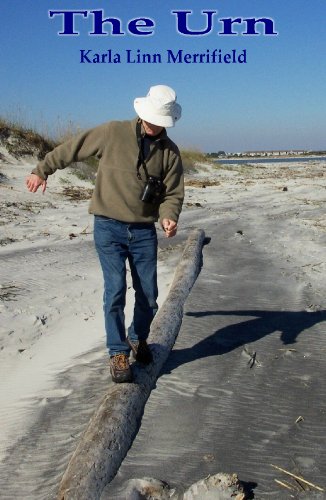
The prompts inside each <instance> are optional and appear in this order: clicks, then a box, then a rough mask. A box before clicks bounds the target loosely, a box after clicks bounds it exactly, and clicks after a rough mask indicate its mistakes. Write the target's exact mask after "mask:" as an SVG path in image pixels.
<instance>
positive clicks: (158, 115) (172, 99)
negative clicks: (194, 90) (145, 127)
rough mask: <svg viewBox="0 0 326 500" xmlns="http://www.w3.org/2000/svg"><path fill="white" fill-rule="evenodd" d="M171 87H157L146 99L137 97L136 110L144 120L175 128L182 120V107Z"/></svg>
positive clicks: (152, 89) (151, 90) (152, 88)
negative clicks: (176, 123) (178, 121)
mask: <svg viewBox="0 0 326 500" xmlns="http://www.w3.org/2000/svg"><path fill="white" fill-rule="evenodd" d="M176 101H177V95H176V93H175V92H174V90H173V89H171V87H167V86H166V85H155V86H154V87H151V88H150V89H149V92H148V94H147V96H146V97H137V98H136V99H135V100H134V108H135V111H136V113H137V115H138V116H139V118H141V119H142V120H145V121H146V122H149V123H152V124H153V125H158V126H161V127H174V124H175V122H176V121H177V120H179V119H180V118H181V106H180V104H178V103H177V102H176Z"/></svg>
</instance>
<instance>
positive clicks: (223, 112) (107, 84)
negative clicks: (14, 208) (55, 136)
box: [0, 0, 326, 152]
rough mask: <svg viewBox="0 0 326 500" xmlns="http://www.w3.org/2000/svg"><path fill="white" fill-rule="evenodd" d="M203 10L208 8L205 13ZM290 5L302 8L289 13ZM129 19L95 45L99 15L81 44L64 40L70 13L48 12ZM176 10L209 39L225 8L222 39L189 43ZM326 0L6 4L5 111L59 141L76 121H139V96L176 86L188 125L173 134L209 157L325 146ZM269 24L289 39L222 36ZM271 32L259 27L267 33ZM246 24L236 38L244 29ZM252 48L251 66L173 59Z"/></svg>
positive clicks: (0, 87) (84, 28)
mask: <svg viewBox="0 0 326 500" xmlns="http://www.w3.org/2000/svg"><path fill="white" fill-rule="evenodd" d="M199 3H200V6H199V7H198V4H199ZM290 3H291V4H292V5H290ZM100 9H103V10H104V12H105V16H106V17H115V18H118V19H120V20H121V22H122V29H123V31H125V33H126V34H125V35H119V36H118V35H108V36H90V35H89V34H88V32H89V31H91V29H92V22H91V19H92V16H91V15H89V17H88V18H87V19H84V18H82V17H81V16H79V17H78V18H76V23H75V26H76V30H78V31H80V35H79V36H58V34H57V32H58V31H60V30H61V29H62V16H56V17H55V18H53V19H49V18H48V11H49V10H100ZM173 10H192V11H193V14H192V15H191V16H190V17H189V20H188V21H189V24H188V27H189V29H191V30H196V29H197V30H202V29H203V28H204V26H205V24H206V17H205V16H204V15H203V14H202V13H201V11H202V10H217V11H218V13H217V14H216V15H215V16H214V23H213V29H212V32H211V33H209V34H207V35H205V36H184V35H181V34H180V33H178V32H177V29H176V16H175V15H174V14H172V13H171V11H173ZM325 14H326V3H325V0H312V1H311V2H307V1H306V0H296V1H295V2H286V1H284V0H220V1H212V0H203V1H201V2H198V0H197V1H195V0H166V1H165V2H160V3H158V2H153V1H149V0H139V1H138V2H135V1H134V0H123V1H121V0H2V2H1V5H0V16H1V25H0V43H1V45H0V47H1V65H0V91H1V104H0V114H2V115H5V116H11V117H14V118H20V119H22V120H25V121H26V122H28V123H30V124H32V125H33V126H36V127H39V128H40V129H42V130H46V131H48V132H49V133H50V134H51V133H52V132H53V133H56V132H57V131H58V130H59V129H64V128H65V126H66V125H69V123H70V122H72V123H73V124H74V126H75V127H80V128H85V127H92V126H95V125H97V124H98V123H102V122H104V121H108V120H111V119H129V118H133V117H134V116H135V112H134V109H133V99H134V98H135V97H138V96H143V95H146V93H147V91H148V88H149V87H150V86H151V85H154V84H158V83H163V84H167V85H170V86H172V87H173V88H175V90H176V92H177V94H178V101H179V102H180V104H181V105H182V107H183V117H182V119H181V120H180V122H179V123H178V124H177V126H176V127H175V128H174V129H170V130H169V134H170V136H171V137H172V138H173V139H174V140H175V141H176V142H177V143H178V144H179V145H180V146H182V147H194V148H196V149H200V150H202V151H205V152H212V151H218V150H225V151H246V150H260V149H279V148H281V149H291V148H294V149H300V148H304V149H314V150H316V149H326V139H325V123H326V119H325V117H326V99H325V89H326V58H325V54H326V27H325V24H324V23H325ZM139 17H146V18H150V19H153V20H154V22H155V28H154V34H153V35H151V36H135V35H131V34H130V33H128V28H127V26H128V22H129V20H131V19H134V18H139ZM227 17H232V18H237V17H242V18H248V17H256V18H259V17H268V18H272V19H274V22H275V29H276V30H277V31H278V33H279V34H278V36H263V35H256V36H245V35H241V34H239V35H235V36H222V35H218V34H217V33H218V32H219V31H221V26H222V25H221V23H220V22H219V21H218V19H219V18H227ZM261 29H262V28H261V27H260V28H258V30H259V31H261ZM243 30H244V25H242V26H241V27H240V28H238V29H236V30H235V31H240V32H241V31H243ZM82 49H84V50H88V49H91V50H92V51H93V52H94V53H104V52H105V51H107V50H108V49H111V50H112V53H117V54H119V55H120V57H121V63H120V64H81V63H80V50H82ZM127 49H129V50H132V53H133V54H135V53H136V51H137V49H139V50H140V51H141V52H142V53H151V54H153V53H160V54H161V55H162V63H160V64H159V63H157V64H155V63H152V64H131V63H127V62H126V58H125V51H126V50H127ZM168 49H169V50H172V51H173V52H177V51H178V50H180V49H182V50H183V51H184V52H185V53H200V52H203V53H205V52H206V51H207V49H208V50H210V51H213V50H214V49H217V50H219V49H221V51H222V52H223V54H224V53H228V52H231V51H232V50H236V51H237V53H238V54H239V53H240V52H242V51H243V50H246V53H247V63H246V64H239V63H237V64H225V63H224V64H213V63H211V64H208V63H206V64H199V63H197V64H195V63H191V64H186V63H180V64H173V63H168V62H167V61H166V59H167V57H166V53H167V50H168Z"/></svg>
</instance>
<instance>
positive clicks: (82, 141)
mask: <svg viewBox="0 0 326 500" xmlns="http://www.w3.org/2000/svg"><path fill="white" fill-rule="evenodd" d="M138 120H139V119H138V118H136V119H134V120H130V121H111V122H108V123H105V124H103V125H100V126H98V127H95V128H93V129H91V130H88V131H86V132H82V133H80V134H78V135H77V136H76V137H74V138H73V139H71V140H69V141H67V142H65V143H63V144H61V145H59V146H57V147H56V148H55V149H54V150H53V151H51V152H50V153H48V154H47V155H46V156H45V158H44V160H43V161H41V162H40V163H39V164H38V165H37V167H36V168H35V169H34V170H33V173H34V174H36V175H38V176H39V177H41V178H42V179H45V180H46V179H47V177H48V176H49V175H51V174H53V173H54V172H55V171H56V170H57V169H63V168H65V167H67V166H68V165H70V164H71V163H73V162H78V161H83V160H86V159H87V158H89V157H90V156H95V157H97V158H98V159H99V166H98V172H97V177H96V182H95V189H94V192H93V196H92V199H91V203H90V207H89V212H90V213H92V214H95V215H104V216H105V217H110V218H112V219H116V220H119V221H122V222H130V223H132V222H148V223H153V222H155V221H157V220H158V219H159V218H160V220H161V221H162V220H163V219H164V218H167V219H171V220H173V221H175V222H177V221H178V218H179V214H180V212H181V208H182V203H183V198H184V183H183V168H182V162H181V157H180V152H179V150H178V148H177V146H176V145H175V144H174V142H172V141H171V139H169V137H168V136H167V133H166V130H165V129H163V131H162V132H161V133H160V134H159V135H158V136H157V138H155V139H154V140H153V141H151V144H150V149H149V152H148V155H147V157H146V158H145V162H146V166H147V171H148V174H149V175H153V176H156V177H159V178H161V179H162V180H163V183H164V186H165V190H164V193H163V195H162V197H161V200H160V202H159V204H155V205H154V204H151V203H144V202H143V201H141V200H140V197H141V194H142V192H143V189H144V186H145V184H146V177H145V173H144V170H143V168H142V167H141V168H140V174H141V177H142V179H138V177H137V162H138V153H139V148H138V143H137V134H136V124H137V121H138ZM142 134H144V132H143V129H142Z"/></svg>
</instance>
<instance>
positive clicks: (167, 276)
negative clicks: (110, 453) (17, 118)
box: [0, 149, 326, 499]
mask: <svg viewBox="0 0 326 500" xmlns="http://www.w3.org/2000/svg"><path fill="white" fill-rule="evenodd" d="M1 158H2V159H1ZM0 159H1V160H0V173H1V174H3V176H5V177H2V178H0V194H1V201H0V208H1V215H2V217H1V225H0V242H1V245H0V257H1V259H0V273H1V274H0V286H1V288H0V313H1V314H0V316H1V324H0V349H1V350H0V421H1V439H0V458H4V457H5V456H6V450H7V449H8V447H9V448H11V449H12V447H13V446H14V445H15V444H16V443H18V441H19V439H20V438H23V437H24V436H26V435H27V434H28V433H29V429H30V427H31V426H32V424H33V423H35V422H37V421H38V418H39V415H40V413H41V412H42V409H43V408H45V407H46V406H47V404H48V403H50V402H51V401H59V400H60V398H68V399H69V397H72V393H73V392H74V389H75V387H72V386H70V385H69V384H68V385H67V383H65V384H64V386H60V383H59V382H58V377H60V374H63V373H64V372H65V371H66V370H67V369H69V368H73V367H74V366H75V364H76V363H78V364H79V367H80V364H81V363H82V365H83V366H85V375H83V373H82V372H81V371H80V369H78V370H77V375H78V379H77V382H78V383H79V384H83V383H84V381H85V377H86V376H87V373H90V371H88V372H87V368H88V367H90V366H92V365H96V362H97V361H98V360H99V359H100V358H101V357H103V353H105V345H104V328H103V317H102V316H103V315H102V276H101V270H100V267H99V264H98V261H97V256H96V253H95V250H94V246H93V243H92V224H93V218H92V216H90V215H89V214H88V213H87V206H88V201H86V200H85V201H71V200H69V199H67V198H66V197H64V196H62V189H63V188H64V187H65V186H67V185H68V184H67V182H70V183H71V185H73V186H76V185H78V186H80V188H81V189H89V188H90V187H91V185H90V184H89V183H87V182H84V181H80V180H78V179H77V177H76V176H73V175H72V174H71V170H70V169H66V170H64V171H58V172H57V173H56V174H55V175H54V176H53V177H52V178H50V179H49V186H48V190H47V192H46V194H45V195H42V194H41V193H36V194H31V193H29V192H28V191H27V189H26V188H25V186H24V179H25V176H26V174H27V173H29V172H30V170H31V168H32V167H33V166H34V165H35V163H36V160H35V159H33V158H30V159H29V160H24V161H18V160H15V159H14V158H12V157H10V156H8V154H7V153H6V151H5V150H4V149H0ZM186 177H187V182H188V181H189V180H191V182H192V183H194V184H195V185H192V186H187V190H186V200H185V207H184V211H183V213H182V216H181V219H180V224H179V227H180V229H179V235H178V236H177V237H176V238H175V239H174V240H173V241H172V240H171V242H170V241H169V240H168V241H166V240H163V239H162V240H161V244H162V245H163V246H165V247H166V249H165V250H163V251H162V252H161V255H162V257H164V259H163V260H161V261H160V262H159V283H160V303H161V302H162V301H163V299H164V297H165V296H166V293H167V291H168V287H169V284H170V283H171V281H172V277H173V276H172V275H173V269H172V268H171V266H173V265H174V264H175V262H176V259H177V256H178V252H177V253H174V254H173V253H172V254H170V252H169V246H170V244H173V245H175V244H176V245H177V246H178V245H181V243H182V242H183V241H184V240H185V238H186V237H187V234H188V232H189V229H190V228H191V227H201V228H203V229H204V230H206V228H209V231H208V236H210V235H211V236H212V234H213V231H216V232H217V233H216V234H218V230H219V223H220V222H221V224H222V223H223V224H225V221H228V220H230V221H232V222H234V221H236V222H237V221H239V223H240V221H241V220H242V221H243V215H244V214H245V216H246V217H247V219H248V220H250V224H248V228H249V227H250V233H249V234H247V226H244V225H243V222H242V223H241V225H239V228H238V230H239V232H238V233H236V234H234V238H235V239H241V238H243V239H244V240H245V241H246V242H248V241H249V242H251V241H252V242H253V247H254V248H255V250H256V251H257V250H259V251H261V252H262V253H264V254H266V255H270V256H271V257H272V258H273V259H274V260H275V261H278V262H279V265H280V267H281V269H282V272H283V273H285V274H286V273H288V275H289V276H290V275H291V276H295V277H296V279H297V280H298V283H300V286H302V287H303V286H304V290H303V291H304V293H305V296H306V297H307V308H308V310H312V311H313V310H318V309H322V308H324V306H325V304H324V300H325V279H324V275H325V267H326V266H325V228H326V220H325V198H326V196H325V188H326V178H325V162H321V161H314V162H309V164H308V163H304V162H301V163H300V161H298V163H295V164H293V163H291V164H289V163H288V164H276V163H275V164H268V165H263V164H258V165H257V164H255V165H254V166H246V165H238V166H234V165H227V166H225V168H222V169H217V168H215V167H214V166H210V167H207V166H205V167H204V168H201V171H200V173H198V174H192V175H191V176H186ZM207 181H213V182H215V184H216V185H212V186H209V185H208V182H207ZM203 185H205V186H206V187H202V186H203ZM285 188H286V189H285ZM240 211H241V217H240V216H239V214H240ZM248 231H249V229H248ZM72 234H73V235H74V236H69V235H72ZM166 256H168V258H167V257H166ZM171 269H172V270H171ZM301 283H304V285H301ZM212 286H213V285H212ZM310 289H311V290H313V294H310V292H309V290H310ZM128 295H129V296H128V301H127V302H128V307H127V309H126V317H127V320H126V323H127V324H128V321H129V320H130V317H131V308H132V290H131V289H129V291H128ZM310 296H311V297H313V299H312V301H311V302H309V300H310ZM94 376H95V377H96V373H95V375H94ZM107 377H108V383H110V380H109V378H110V377H109V373H108V374H107ZM99 378H100V377H99ZM102 378H103V376H102ZM67 380H69V379H67ZM105 384H106V375H105ZM177 387H178V390H180V391H182V390H183V389H182V380H178V381H177ZM102 389H103V386H102ZM77 393H78V391H77ZM70 394H71V395H70ZM97 396H99V395H97ZM83 403H85V402H83ZM94 404H95V403H94ZM76 405H77V408H79V407H81V410H82V407H83V406H86V405H85V404H83V405H80V404H79V402H78V401H77V403H76ZM88 406H90V407H92V401H90V403H89V402H88ZM87 411H89V408H88V410H87ZM84 416H85V415H84ZM87 418H89V417H88V416H85V419H86V421H87ZM75 425H76V417H75ZM80 425H81V424H80ZM83 425H84V424H83ZM81 427H82V425H81ZM78 431H79V429H78ZM70 433H74V434H76V432H75V429H71V431H70V425H68V430H67V429H66V434H63V436H65V437H64V440H65V441H67V435H70ZM42 436H44V430H43V434H42ZM59 438H60V436H58V435H57V434H55V439H59ZM68 445H69V446H70V448H69V449H67V450H66V453H67V456H63V457H62V460H61V462H60V463H58V462H55V467H57V470H53V469H52V468H51V467H50V466H49V468H51V471H53V478H52V479H51V478H50V479H51V481H52V483H51V485H50V486H49V487H51V488H52V489H53V491H55V488H56V485H57V484H58V481H59V479H60V475H61V474H62V472H63V471H64V469H65V465H66V463H67V460H68V459H69V453H71V450H73V449H74V446H75V442H72V443H68ZM30 446H31V445H30V444H29V443H27V444H26V446H25V448H24V453H25V455H24V458H22V460H23V461H24V464H25V469H24V468H22V471H21V472H20V473H19V474H20V475H19V478H18V477H17V484H16V490H15V491H21V492H22V496H21V498H23V497H24V495H25V497H24V498H33V499H36V498H44V496H42V495H44V492H45V489H44V488H45V486H42V484H43V483H42V482H41V480H40V478H39V477H38V471H37V467H36V466H35V464H34V467H33V462H32V463H29V450H30ZM44 446H45V447H48V446H49V444H48V443H45V444H44ZM17 449H20V448H17ZM48 452H49V450H48V449H45V450H44V456H43V455H42V456H41V457H40V461H41V462H46V459H47V453H48ZM13 460H14V462H13V463H14V465H16V466H17V467H18V468H19V459H17V458H16V457H14V459H13ZM33 460H35V458H33ZM35 463H36V462H35ZM51 463H53V462H51ZM27 464H28V466H27ZM50 465H51V464H50ZM10 467H13V465H12V464H11V465H10ZM23 469H24V470H23ZM4 470H5V473H4V476H5V475H7V474H8V472H6V469H4ZM31 471H32V472H33V473H31ZM24 474H25V476H24ZM47 474H48V473H47ZM40 476H41V474H40ZM26 478H29V479H30V481H31V484H30V485H29V486H28V487H29V490H28V491H30V492H32V493H31V494H30V496H28V495H27V494H26V491H25V487H26ZM50 479H49V481H50ZM32 482H34V483H35V484H32ZM20 485H21V486H20ZM40 485H41V486H40ZM37 487H38V488H39V489H41V490H42V491H41V493H40V494H39V496H38V495H37V494H36V493H35V492H34V489H33V488H37ZM8 491H10V487H9V489H8ZM15 498H18V497H15ZM51 498H52V497H51Z"/></svg>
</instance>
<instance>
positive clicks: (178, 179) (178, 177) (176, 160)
mask: <svg viewBox="0 0 326 500" xmlns="http://www.w3.org/2000/svg"><path fill="white" fill-rule="evenodd" d="M164 184H165V188H166V189H165V193H164V197H163V200H162V202H161V204H160V208H159V215H160V220H161V221H162V220H163V219H170V220H173V221H175V222H178V219H179V215H180V212H181V209H182V204H183V199H184V178H183V167H182V160H181V157H180V154H179V153H178V154H174V155H173V158H172V160H171V165H170V167H169V168H168V170H167V172H166V174H165V176H164Z"/></svg>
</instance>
